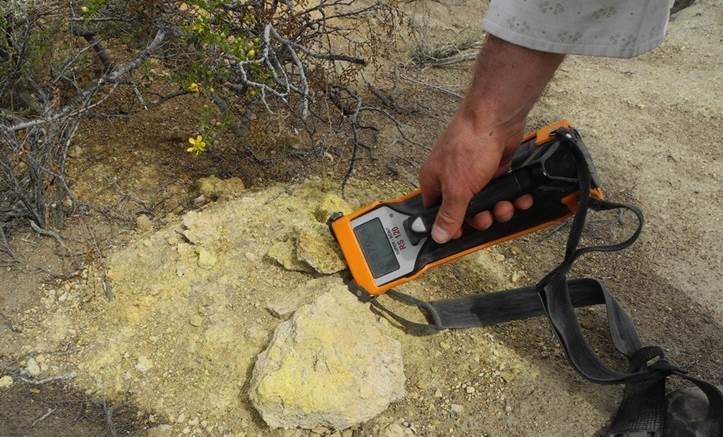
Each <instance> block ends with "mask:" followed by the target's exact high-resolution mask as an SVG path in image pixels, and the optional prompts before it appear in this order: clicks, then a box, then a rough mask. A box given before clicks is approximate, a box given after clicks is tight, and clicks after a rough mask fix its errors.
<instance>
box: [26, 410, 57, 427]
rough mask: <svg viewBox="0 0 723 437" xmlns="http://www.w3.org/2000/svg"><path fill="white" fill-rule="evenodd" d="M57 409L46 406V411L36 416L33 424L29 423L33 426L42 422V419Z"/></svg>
mask: <svg viewBox="0 0 723 437" xmlns="http://www.w3.org/2000/svg"><path fill="white" fill-rule="evenodd" d="M55 410H57V408H48V411H47V412H46V413H45V414H43V415H42V416H40V417H38V418H37V419H35V420H34V421H33V424H32V425H30V427H31V428H33V427H35V425H37V424H38V423H40V422H42V421H43V420H45V419H47V418H48V417H49V416H50V415H51V414H53V413H54V412H55Z"/></svg>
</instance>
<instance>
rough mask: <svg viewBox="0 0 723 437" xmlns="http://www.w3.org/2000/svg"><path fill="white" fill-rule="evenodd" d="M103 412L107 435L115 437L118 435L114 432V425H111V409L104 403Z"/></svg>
mask: <svg viewBox="0 0 723 437" xmlns="http://www.w3.org/2000/svg"><path fill="white" fill-rule="evenodd" d="M103 412H104V413H105V424H106V426H107V427H108V433H109V434H110V435H111V437H117V436H118V433H117V432H116V430H115V424H113V407H109V406H108V405H107V404H106V403H105V401H103Z"/></svg>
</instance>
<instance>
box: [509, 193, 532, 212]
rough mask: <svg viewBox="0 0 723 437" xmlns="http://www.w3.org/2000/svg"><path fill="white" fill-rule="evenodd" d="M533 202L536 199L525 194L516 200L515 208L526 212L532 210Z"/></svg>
mask: <svg viewBox="0 0 723 437" xmlns="http://www.w3.org/2000/svg"><path fill="white" fill-rule="evenodd" d="M533 202H534V199H533V198H532V194H523V195H522V196H520V197H518V198H517V199H515V201H514V204H515V208H517V209H522V210H525V209H530V208H531V207H532V204H533Z"/></svg>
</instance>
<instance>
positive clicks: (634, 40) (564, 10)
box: [484, 0, 673, 58]
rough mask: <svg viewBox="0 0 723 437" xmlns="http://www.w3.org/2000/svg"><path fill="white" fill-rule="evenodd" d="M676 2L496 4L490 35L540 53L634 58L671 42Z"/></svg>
mask: <svg viewBox="0 0 723 437" xmlns="http://www.w3.org/2000/svg"><path fill="white" fill-rule="evenodd" d="M672 4H673V0H492V1H491V3H490V6H489V8H488V9H487V15H486V16H485V19H484V27H485V30H486V31H487V32H488V33H490V34H492V35H494V36H496V37H498V38H500V39H503V40H505V41H509V42H511V43H514V44H517V45H521V46H523V47H527V48H530V49H534V50H540V51H545V52H553V53H568V54H578V55H591V56H609V57H619V58H629V57H633V56H637V55H639V54H641V53H643V52H646V51H648V50H652V49H653V48H655V47H657V46H658V45H659V44H660V43H661V42H662V41H663V39H664V38H665V30H666V27H667V24H668V18H669V14H670V8H671V6H672Z"/></svg>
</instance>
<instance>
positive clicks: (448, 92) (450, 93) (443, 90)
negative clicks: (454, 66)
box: [399, 74, 464, 100]
mask: <svg viewBox="0 0 723 437" xmlns="http://www.w3.org/2000/svg"><path fill="white" fill-rule="evenodd" d="M399 77H401V78H402V80H406V81H407V82H412V83H416V84H419V85H424V86H426V87H428V88H431V89H433V90H436V91H439V92H441V93H442V94H446V95H448V96H452V97H455V98H457V99H459V100H462V99H463V98H464V96H463V95H462V94H459V93H457V92H454V91H452V90H450V89H447V88H444V87H442V86H439V85H435V84H432V83H427V82H422V81H421V80H417V79H413V78H411V77H408V76H405V75H403V74H402V75H400V76H399Z"/></svg>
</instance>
